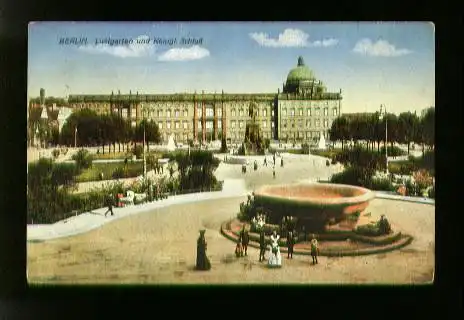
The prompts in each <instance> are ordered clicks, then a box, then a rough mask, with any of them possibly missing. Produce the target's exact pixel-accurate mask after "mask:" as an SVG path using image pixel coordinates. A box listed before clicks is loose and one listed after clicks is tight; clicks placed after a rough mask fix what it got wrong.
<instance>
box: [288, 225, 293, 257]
mask: <svg viewBox="0 0 464 320" xmlns="http://www.w3.org/2000/svg"><path fill="white" fill-rule="evenodd" d="M294 245H295V238H294V236H293V231H289V232H288V235H287V252H288V254H287V258H288V259H293V246H294Z"/></svg>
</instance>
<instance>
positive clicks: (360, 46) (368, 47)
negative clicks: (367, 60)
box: [353, 38, 412, 57]
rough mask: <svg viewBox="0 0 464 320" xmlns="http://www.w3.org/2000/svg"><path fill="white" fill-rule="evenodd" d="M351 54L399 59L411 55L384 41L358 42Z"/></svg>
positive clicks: (409, 51)
mask: <svg viewBox="0 0 464 320" xmlns="http://www.w3.org/2000/svg"><path fill="white" fill-rule="evenodd" d="M353 52H356V53H359V54H362V55H367V56H375V57H399V56H403V55H406V54H410V53H412V51H411V50H408V49H398V48H396V47H395V46H394V45H392V44H391V43H389V42H388V41H386V40H378V41H377V42H372V40H371V39H367V38H365V39H361V40H359V41H358V42H357V43H356V45H355V46H354V48H353Z"/></svg>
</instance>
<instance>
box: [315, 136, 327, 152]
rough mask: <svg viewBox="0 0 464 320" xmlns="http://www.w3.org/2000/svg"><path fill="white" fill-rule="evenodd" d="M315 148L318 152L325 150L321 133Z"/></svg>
mask: <svg viewBox="0 0 464 320" xmlns="http://www.w3.org/2000/svg"><path fill="white" fill-rule="evenodd" d="M317 148H318V149H319V150H325V148H326V146H325V138H324V134H323V133H322V132H321V135H320V136H319V143H318V144H317Z"/></svg>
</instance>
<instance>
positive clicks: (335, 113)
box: [333, 108, 337, 116]
mask: <svg viewBox="0 0 464 320" xmlns="http://www.w3.org/2000/svg"><path fill="white" fill-rule="evenodd" d="M333 115H334V116H336V115H337V108H334V109H333Z"/></svg>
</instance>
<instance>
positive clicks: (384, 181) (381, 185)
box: [364, 177, 396, 191]
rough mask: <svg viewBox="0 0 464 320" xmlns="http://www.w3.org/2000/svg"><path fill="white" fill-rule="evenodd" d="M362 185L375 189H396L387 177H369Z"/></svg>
mask: <svg viewBox="0 0 464 320" xmlns="http://www.w3.org/2000/svg"><path fill="white" fill-rule="evenodd" d="M364 187H366V188H368V189H371V190H377V191H396V188H395V186H394V185H393V183H392V182H391V181H390V179H389V178H375V177H374V178H371V179H368V180H367V181H365V185H364Z"/></svg>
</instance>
